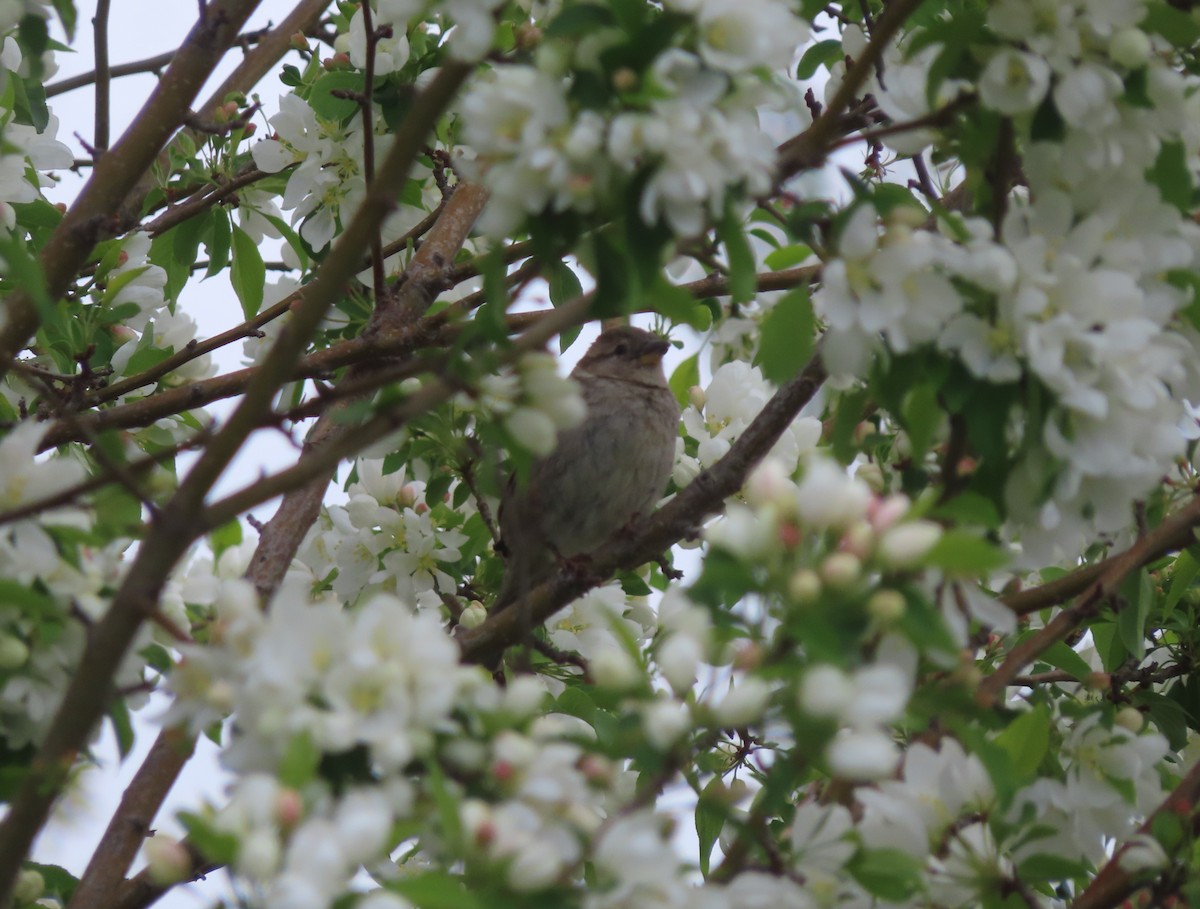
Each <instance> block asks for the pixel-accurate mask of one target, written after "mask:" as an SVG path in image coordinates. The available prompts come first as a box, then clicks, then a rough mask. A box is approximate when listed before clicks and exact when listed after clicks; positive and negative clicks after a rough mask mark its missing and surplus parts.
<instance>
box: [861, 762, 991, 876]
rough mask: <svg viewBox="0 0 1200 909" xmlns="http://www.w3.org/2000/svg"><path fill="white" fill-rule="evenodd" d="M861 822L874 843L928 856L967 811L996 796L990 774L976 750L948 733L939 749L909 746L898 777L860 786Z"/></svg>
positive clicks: (865, 836)
mask: <svg viewBox="0 0 1200 909" xmlns="http://www.w3.org/2000/svg"><path fill="white" fill-rule="evenodd" d="M857 797H858V800H859V801H860V802H861V803H862V805H863V809H864V815H863V820H862V823H861V825H860V830H861V832H862V837H863V842H864V843H865V844H866V845H867V846H868V847H870V848H893V849H901V850H903V851H905V852H907V853H909V854H910V855H914V856H917V857H921V858H923V857H924V856H926V855H927V854H928V853H929V850H930V849H931V848H934V847H936V846H937V844H938V841H939V840H940V838H941V836H942V833H943V832H944V831H945V830H946V829H947V828H948V827H949V826H950V825H951V824H953V823H954V822H955V820H957V819H958V818H959V817H960V816H961V815H962V814H963V813H966V812H973V811H981V810H986V808H987V806H988V805H989V804H990V803H991V801H992V798H993V789H992V783H991V780H990V778H989V777H988V775H987V772H986V771H985V770H984V767H983V764H982V763H981V762H980V761H979V759H978V758H976V757H975V756H974V755H968V754H966V753H965V752H964V751H963V749H962V746H961V745H959V744H958V743H957V742H956V741H954V740H953V739H949V738H944V739H942V741H941V744H940V749H939V750H938V751H934V750H933V749H932V748H930V747H929V746H927V745H924V744H920V743H918V744H915V745H910V746H909V748H908V750H907V752H906V753H905V756H904V768H903V772H902V774H901V778H900V779H899V780H882V781H881V782H879V783H878V785H877V786H876V788H875V789H861V790H859V791H858V793H857Z"/></svg>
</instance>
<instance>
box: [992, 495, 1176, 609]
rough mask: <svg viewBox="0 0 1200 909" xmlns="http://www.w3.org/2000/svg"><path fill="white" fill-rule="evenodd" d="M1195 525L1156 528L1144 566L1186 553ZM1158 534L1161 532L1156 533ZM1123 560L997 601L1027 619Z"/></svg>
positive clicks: (1108, 561) (1086, 568)
mask: <svg viewBox="0 0 1200 909" xmlns="http://www.w3.org/2000/svg"><path fill="white" fill-rule="evenodd" d="M1197 525H1200V517H1198V518H1197V520H1195V521H1193V522H1191V523H1188V522H1181V523H1179V524H1171V525H1170V529H1169V530H1168V529H1165V528H1167V527H1168V525H1167V523H1165V522H1164V523H1163V524H1161V525H1159V527H1158V529H1157V530H1156V531H1155V533H1154V534H1152V535H1151V536H1152V537H1153V548H1152V549H1147V550H1146V563H1149V562H1153V561H1154V560H1155V559H1158V558H1161V557H1162V556H1165V555H1167V554H1168V553H1171V552H1178V551H1179V550H1181V549H1186V548H1187V547H1188V546H1190V545H1191V544H1192V543H1194V542H1196V527H1197ZM1159 531H1162V532H1161V533H1159ZM1150 541H1151V537H1147V538H1146V542H1147V543H1149V542H1150ZM1122 556H1123V553H1122V554H1118V555H1115V556H1109V557H1108V558H1107V559H1103V560H1102V561H1099V562H1095V563H1093V564H1091V565H1084V566H1083V567H1082V568H1076V569H1075V570H1074V571H1072V572H1071V573H1070V574H1064V575H1063V576H1062V577H1060V578H1055V579H1054V580H1053V581H1047V582H1046V583H1045V584H1040V585H1038V586H1037V587H1030V588H1029V589H1028V590H1021V591H1017V592H1016V593H1010V594H1006V595H1005V596H1002V597H1000V602H1001V603H1003V604H1004V605H1005V606H1007V607H1008V608H1009V609H1011V610H1012V611H1013V612H1015V613H1016V614H1017V615H1030V614H1031V613H1034V612H1040V611H1041V610H1043V609H1048V608H1050V607H1051V606H1057V605H1058V604H1059V603H1062V602H1063V601H1065V600H1068V599H1070V598H1071V597H1073V596H1075V595H1076V594H1079V593H1082V592H1083V591H1084V590H1087V588H1088V587H1089V586H1090V585H1091V584H1093V583H1094V582H1095V580H1096V579H1097V578H1098V577H1100V576H1101V575H1102V574H1104V573H1105V572H1106V571H1107V570H1108V569H1109V568H1111V567H1112V566H1113V563H1114V562H1116V560H1117V559H1120V558H1122Z"/></svg>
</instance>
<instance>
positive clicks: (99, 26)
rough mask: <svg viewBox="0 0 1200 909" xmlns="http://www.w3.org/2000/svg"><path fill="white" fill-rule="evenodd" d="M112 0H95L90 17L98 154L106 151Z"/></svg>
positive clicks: (95, 141) (94, 133) (95, 133)
mask: <svg viewBox="0 0 1200 909" xmlns="http://www.w3.org/2000/svg"><path fill="white" fill-rule="evenodd" d="M111 3H112V0H96V15H95V16H93V17H92V39H93V44H94V46H95V54H96V124H95V128H94V130H93V132H92V145H93V146H94V147H95V149H96V152H97V153H98V154H101V155H102V154H104V152H105V151H107V150H108V123H109V89H110V88H111V85H110V80H111V76H110V74H109V72H108V11H109V8H110V6H111Z"/></svg>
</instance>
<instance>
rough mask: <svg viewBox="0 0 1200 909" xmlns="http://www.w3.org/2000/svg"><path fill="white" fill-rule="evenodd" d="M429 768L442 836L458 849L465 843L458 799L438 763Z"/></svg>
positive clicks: (432, 763)
mask: <svg viewBox="0 0 1200 909" xmlns="http://www.w3.org/2000/svg"><path fill="white" fill-rule="evenodd" d="M426 766H427V770H428V773H429V789H430V791H431V792H432V793H433V800H434V803H435V804H436V805H437V815H438V822H439V824H440V826H441V828H442V836H444V837H445V838H446V840H447V841H448V842H450V843H451V844H453V848H458V846H459V844H461V843H462V842H463V829H462V817H461V816H460V815H459V813H458V799H456V798H455V796H454V793H452V792H451V791H450V787H449V786H448V785H447V784H446V776H445V774H444V773H443V772H442V769H441V767H439V766H438V764H437V762H436V761H433V762H430V763H429V764H428V765H426Z"/></svg>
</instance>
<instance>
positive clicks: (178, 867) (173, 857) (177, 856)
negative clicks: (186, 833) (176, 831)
mask: <svg viewBox="0 0 1200 909" xmlns="http://www.w3.org/2000/svg"><path fill="white" fill-rule="evenodd" d="M142 848H143V850H144V851H145V854H146V870H147V871H148V872H149V873H150V877H151V879H152V880H153V881H154V882H155V883H156V884H159V885H160V886H167V885H169V884H177V883H179V882H180V881H183V880H187V878H188V877H189V876H191V873H192V857H191V856H190V855H188V851H187V850H186V849H185V848H184V847H183V846H182V845H181V844H180V842H179V841H178V840H174V839H172V838H171V837H169V836H163V835H162V834H158V835H156V836H152V837H150V838H149V839H148V840H146V843H145V845H144V846H143V847H142Z"/></svg>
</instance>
